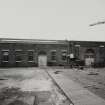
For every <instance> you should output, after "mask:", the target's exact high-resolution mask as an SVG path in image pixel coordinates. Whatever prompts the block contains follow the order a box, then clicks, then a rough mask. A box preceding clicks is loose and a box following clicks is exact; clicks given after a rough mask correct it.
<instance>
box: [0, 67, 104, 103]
mask: <svg viewBox="0 0 105 105" xmlns="http://www.w3.org/2000/svg"><path fill="white" fill-rule="evenodd" d="M94 103H95V104H94ZM0 105H105V69H104V68H103V69H92V68H89V69H88V68H85V69H84V70H79V69H64V68H44V69H40V68H34V67H33V68H7V69H0Z"/></svg>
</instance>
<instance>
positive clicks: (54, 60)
mask: <svg viewBox="0 0 105 105" xmlns="http://www.w3.org/2000/svg"><path fill="white" fill-rule="evenodd" d="M53 52H54V53H55V54H54V55H53V54H52V53H53ZM56 56H57V51H56V50H51V61H53V62H56V61H57V59H56ZM53 57H54V59H52V58H53Z"/></svg>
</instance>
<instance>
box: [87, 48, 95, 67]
mask: <svg viewBox="0 0 105 105" xmlns="http://www.w3.org/2000/svg"><path fill="white" fill-rule="evenodd" d="M94 62H95V52H94V50H93V49H87V50H86V52H85V65H86V66H92V65H93V64H94Z"/></svg>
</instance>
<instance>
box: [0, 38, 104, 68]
mask: <svg viewBox="0 0 105 105" xmlns="http://www.w3.org/2000/svg"><path fill="white" fill-rule="evenodd" d="M73 59H75V60H77V61H80V62H83V65H84V66H92V65H94V66H105V42H96V41H67V40H37V39H36V40H34V39H7V38H1V39H0V67H29V66H68V65H71V62H72V60H73Z"/></svg>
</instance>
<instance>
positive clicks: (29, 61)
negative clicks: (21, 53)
mask: <svg viewBox="0 0 105 105" xmlns="http://www.w3.org/2000/svg"><path fill="white" fill-rule="evenodd" d="M29 52H32V53H33V54H32V57H33V60H29V54H28V53H29ZM27 61H28V62H34V50H27Z"/></svg>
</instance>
